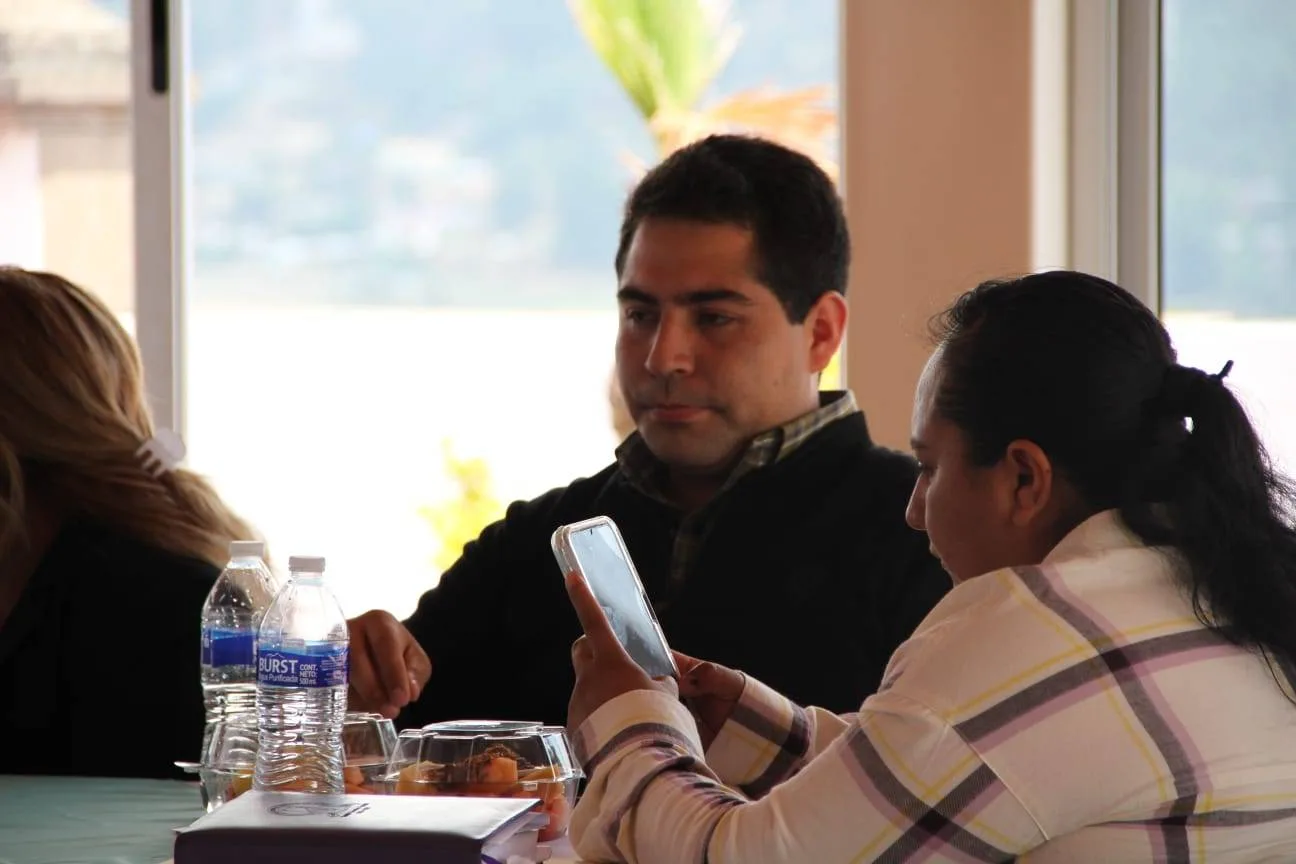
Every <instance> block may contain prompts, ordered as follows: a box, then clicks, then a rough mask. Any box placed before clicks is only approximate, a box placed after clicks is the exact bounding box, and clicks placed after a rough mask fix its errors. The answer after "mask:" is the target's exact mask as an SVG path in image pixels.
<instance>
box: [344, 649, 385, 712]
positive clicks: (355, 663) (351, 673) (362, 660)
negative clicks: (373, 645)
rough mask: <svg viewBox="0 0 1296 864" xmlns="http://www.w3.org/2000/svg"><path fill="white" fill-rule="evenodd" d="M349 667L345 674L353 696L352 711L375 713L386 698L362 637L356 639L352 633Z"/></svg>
mask: <svg viewBox="0 0 1296 864" xmlns="http://www.w3.org/2000/svg"><path fill="white" fill-rule="evenodd" d="M349 665H350V668H349V669H348V670H347V674H348V677H349V678H350V684H351V691H352V692H353V693H354V694H355V698H354V700H353V701H354V703H355V708H354V709H353V710H363V711H377V710H378V709H379V708H381V707H382V706H383V704H384V703H385V702H386V701H387V696H386V694H385V693H384V692H383V688H382V683H381V682H380V681H379V680H378V673H377V672H375V671H374V668H373V663H371V662H370V660H369V652H368V650H367V647H366V644H365V641H364V639H363V637H360V638H357V635H356V634H355V633H354V632H353V633H352V635H351V654H350V661H349Z"/></svg>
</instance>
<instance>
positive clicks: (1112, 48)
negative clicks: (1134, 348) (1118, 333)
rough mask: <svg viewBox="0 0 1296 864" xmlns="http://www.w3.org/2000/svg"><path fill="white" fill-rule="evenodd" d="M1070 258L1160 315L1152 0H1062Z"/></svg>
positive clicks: (1157, 75) (1156, 39) (1155, 11)
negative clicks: (1066, 0) (1066, 33)
mask: <svg viewBox="0 0 1296 864" xmlns="http://www.w3.org/2000/svg"><path fill="white" fill-rule="evenodd" d="M1069 11H1070V19H1069V24H1070V31H1071V32H1070V40H1069V50H1070V63H1069V66H1070V73H1071V80H1070V87H1069V91H1070V99H1071V118H1070V119H1071V134H1070V140H1069V142H1068V143H1069V149H1070V158H1069V162H1070V184H1069V185H1070V191H1071V199H1070V202H1069V213H1068V216H1069V220H1068V221H1069V223H1070V245H1071V259H1072V261H1071V266H1073V267H1074V268H1076V269H1078V270H1084V271H1088V272H1090V273H1094V274H1096V275H1100V276H1104V277H1106V278H1108V279H1111V280H1113V281H1115V282H1116V283H1117V284H1119V285H1121V286H1122V287H1124V288H1125V289H1126V290H1128V291H1130V292H1131V293H1133V294H1135V295H1136V296H1137V297H1139V299H1141V300H1142V301H1143V302H1144V303H1146V304H1147V305H1148V306H1149V307H1150V308H1152V309H1153V310H1154V311H1156V312H1157V314H1158V315H1159V314H1161V312H1162V308H1163V306H1162V292H1161V0H1071V2H1070V10H1069Z"/></svg>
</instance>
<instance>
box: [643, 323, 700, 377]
mask: <svg viewBox="0 0 1296 864" xmlns="http://www.w3.org/2000/svg"><path fill="white" fill-rule="evenodd" d="M693 354H694V350H693V334H692V332H691V330H690V328H689V327H688V326H687V325H686V324H684V323H683V322H682V321H679V320H678V319H677V318H676V316H673V315H669V314H668V315H663V316H662V317H661V321H660V322H659V323H658V325H657V332H656V333H655V334H654V335H653V344H652V348H651V349H650V350H649V352H648V359H647V361H646V362H645V363H644V365H645V366H646V367H647V369H648V371H649V372H651V373H652V374H653V375H657V376H661V377H667V376H670V375H688V374H690V373H691V372H692V371H693V365H694V363H693V359H694V358H693Z"/></svg>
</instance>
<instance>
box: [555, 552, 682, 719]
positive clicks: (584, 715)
mask: <svg viewBox="0 0 1296 864" xmlns="http://www.w3.org/2000/svg"><path fill="white" fill-rule="evenodd" d="M567 595H568V596H569V597H570V598H571V602H572V606H574V607H575V608H576V617H577V618H579V619H580V623H581V629H582V630H584V631H585V635H584V636H582V637H580V638H579V639H577V640H576V642H575V643H573V644H572V666H573V667H574V668H575V669H576V687H575V689H574V690H572V695H571V702H569V703H568V705H567V729H568V731H569V732H571V733H572V734H575V732H576V730H577V729H579V728H580V726H581V724H582V723H584V722H585V721H586V720H587V719H588V718H589V716H590V715H591V714H593V713H594V712H595V711H597V710H598V708H599V706H601V705H602V704H603V703H604V702H608V701H610V700H612V699H615V698H616V697H617V696H620V695H621V694H622V693H628V692H630V691H631V690H660V691H661V692H663V693H669V694H670V695H671V697H672V698H674V697H676V696H677V695H678V693H677V688H676V686H675V682H674V681H673V680H671V679H669V678H664V679H660V680H653V679H652V678H650V677H648V673H647V672H645V671H643V669H641V668H639V664H637V663H635V662H634V661H633V660H631V659H630V655H629V654H627V653H626V650H625V648H623V647H621V643H620V642H619V641H618V640H617V637H616V632H615V631H613V629H612V625H611V624H609V623H608V620H607V616H606V615H605V614H603V607H602V606H600V605H599V602H598V600H596V599H594V595H593V594H592V593H590V590H589V586H588V585H586V584H585V580H584V579H583V578H581V575H580V574H579V573H569V574H567Z"/></svg>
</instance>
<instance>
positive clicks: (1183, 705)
mask: <svg viewBox="0 0 1296 864" xmlns="http://www.w3.org/2000/svg"><path fill="white" fill-rule="evenodd" d="M1172 561H1173V559H1172V558H1171V557H1170V556H1168V555H1165V554H1163V553H1162V552H1160V551H1158V550H1154V549H1149V548H1146V547H1144V546H1142V545H1141V544H1140V543H1139V542H1138V541H1137V539H1136V538H1134V537H1132V536H1131V535H1130V534H1129V533H1128V532H1127V531H1126V530H1125V529H1124V528H1123V527H1122V525H1121V523H1120V522H1119V520H1118V519H1117V518H1116V517H1115V515H1114V514H1112V513H1103V514H1099V515H1097V516H1095V517H1093V518H1092V519H1090V520H1089V521H1087V522H1086V523H1084V524H1083V525H1081V526H1079V527H1078V528H1077V529H1076V530H1075V531H1073V532H1072V533H1071V534H1070V535H1069V536H1068V537H1067V538H1065V539H1064V540H1063V541H1062V543H1061V544H1059V545H1058V547H1057V548H1056V549H1055V550H1054V551H1053V552H1052V553H1051V554H1050V555H1049V557H1048V558H1047V559H1046V560H1045V562H1044V563H1043V564H1042V565H1041V566H1039V567H1031V568H1022V569H1017V570H1005V571H1001V572H996V573H990V574H987V575H985V576H981V577H979V578H977V579H973V580H970V581H968V582H966V583H964V584H962V585H959V586H958V587H956V588H955V589H954V590H953V591H952V592H950V594H948V595H947V596H946V598H945V599H944V600H943V601H942V602H941V603H940V604H939V605H937V607H936V608H935V609H934V610H933V611H932V612H931V614H930V615H928V617H927V618H926V620H925V621H924V622H923V623H922V624H921V625H920V626H919V628H918V630H917V631H916V632H915V634H914V636H913V637H912V638H911V639H910V640H908V641H907V642H905V643H904V644H903V645H902V646H901V647H900V648H899V649H898V650H897V651H896V653H895V655H894V656H893V658H892V661H891V664H890V665H889V667H888V669H887V672H886V676H885V678H884V681H883V685H882V688H881V690H880V691H879V692H878V693H877V694H875V695H873V696H870V697H869V698H868V699H867V700H866V701H865V702H864V704H863V706H862V707H861V709H860V711H859V713H858V714H850V715H844V716H836V715H833V714H830V713H827V712H823V711H820V710H816V709H803V708H801V707H799V706H797V705H794V704H793V703H791V702H789V701H788V700H786V699H784V698H783V697H781V696H780V695H778V694H777V693H775V692H773V691H772V690H770V689H769V688H767V687H765V686H764V685H762V684H760V683H759V682H758V681H756V680H754V679H750V678H749V679H748V682H747V685H746V687H745V689H744V692H743V696H742V698H741V700H740V702H739V704H738V706H737V707H736V708H735V710H734V713H733V715H732V717H731V719H730V721H729V723H728V724H727V725H726V726H725V727H724V729H723V730H721V733H720V735H719V736H718V737H717V739H716V741H715V742H714V743H713V744H712V746H711V748H710V750H709V751H708V752H707V753H706V754H705V758H704V756H703V753H702V749H701V746H700V744H699V740H698V738H697V732H696V727H695V725H694V723H693V721H692V718H691V717H690V715H689V713H688V711H687V710H686V709H685V708H684V707H683V706H682V705H680V704H679V702H677V701H675V700H672V699H670V698H669V697H666V696H665V695H663V694H657V693H648V692H644V691H639V692H634V693H628V694H625V695H623V696H621V697H619V698H617V699H614V700H612V701H610V702H608V703H607V704H605V705H604V706H602V707H601V708H600V709H599V710H598V711H596V712H595V713H594V714H593V715H592V716H591V717H590V718H589V720H587V721H586V723H585V724H584V725H582V726H581V728H580V729H579V730H577V732H576V735H575V743H576V748H577V752H578V755H579V756H580V758H581V759H582V761H583V762H584V763H585V764H586V766H587V771H588V773H589V774H590V783H589V787H588V790H587V791H586V794H585V797H584V798H583V799H582V800H581V802H580V803H579V804H578V806H577V808H576V812H575V814H574V820H573V826H572V836H573V839H574V842H575V846H576V849H577V851H578V852H580V853H581V854H582V855H583V856H585V857H586V858H588V859H591V860H597V861H609V860H626V861H632V862H639V864H650V862H663V864H665V862H671V864H676V862H704V861H706V862H710V864H729V862H735V864H736V862H742V864H766V862H814V864H831V862H863V861H897V862H898V861H927V862H932V861H1005V860H1011V859H1014V858H1016V859H1018V860H1022V861H1031V862H1037V864H1044V862H1099V861H1102V862H1107V861H1169V862H1197V861H1211V862H1244V861H1246V862H1250V861H1275V862H1280V861H1282V862H1286V861H1296V705H1293V704H1292V703H1291V702H1290V701H1288V698H1287V696H1288V695H1290V691H1288V692H1287V693H1285V692H1284V691H1283V690H1281V689H1280V688H1279V686H1278V685H1277V684H1276V683H1275V680H1274V677H1273V674H1272V673H1271V672H1270V670H1269V668H1268V667H1267V666H1266V665H1265V663H1264V662H1263V660H1261V659H1260V658H1259V657H1258V656H1257V655H1256V654H1255V653H1253V652H1251V651H1248V650H1245V649H1242V648H1239V647H1237V646H1234V645H1232V644H1230V643H1228V642H1226V641H1224V640H1223V639H1222V638H1220V637H1219V636H1218V635H1216V634H1215V633H1214V632H1212V631H1210V630H1208V629H1206V628H1204V627H1203V626H1202V625H1201V624H1200V623H1199V622H1198V621H1197V619H1196V618H1195V617H1194V615H1193V612H1192V609H1191V606H1190V604H1189V602H1188V600H1187V599H1186V598H1185V596H1184V592H1183V591H1182V589H1181V588H1180V587H1179V584H1178V582H1177V580H1176V579H1175V578H1174V576H1173V571H1172V567H1173V563H1172ZM824 662H831V658H824Z"/></svg>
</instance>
